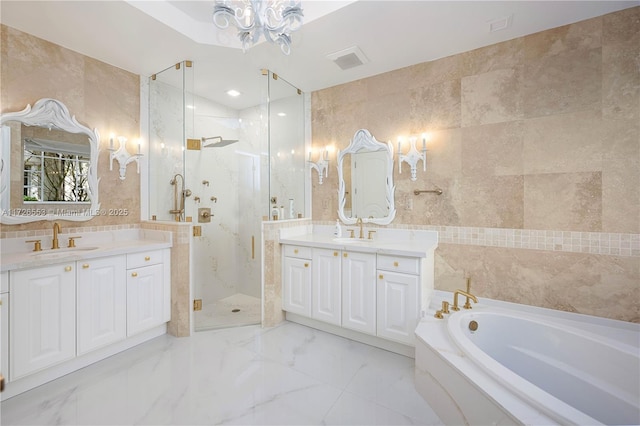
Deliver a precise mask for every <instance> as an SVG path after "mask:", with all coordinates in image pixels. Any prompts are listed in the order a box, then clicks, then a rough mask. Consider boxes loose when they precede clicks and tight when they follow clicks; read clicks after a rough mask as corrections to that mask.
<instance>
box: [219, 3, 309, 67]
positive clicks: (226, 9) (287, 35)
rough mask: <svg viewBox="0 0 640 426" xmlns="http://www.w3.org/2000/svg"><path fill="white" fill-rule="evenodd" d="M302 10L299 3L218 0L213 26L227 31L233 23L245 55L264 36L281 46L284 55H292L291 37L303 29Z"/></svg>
mask: <svg viewBox="0 0 640 426" xmlns="http://www.w3.org/2000/svg"><path fill="white" fill-rule="evenodd" d="M302 16H303V15H302V9H301V8H300V2H299V1H295V0H216V4H215V7H214V9H213V23H214V24H215V25H216V26H217V27H218V28H220V29H225V28H227V27H228V26H229V23H233V25H235V26H236V27H237V28H238V37H239V38H240V41H242V51H246V49H247V46H250V45H253V44H255V43H256V42H257V41H258V40H259V39H260V35H261V34H262V35H264V38H265V39H266V40H268V41H270V42H271V43H275V44H278V45H280V49H281V50H282V53H284V54H285V55H288V54H290V53H291V33H292V32H293V31H296V30H298V29H300V27H301V26H302Z"/></svg>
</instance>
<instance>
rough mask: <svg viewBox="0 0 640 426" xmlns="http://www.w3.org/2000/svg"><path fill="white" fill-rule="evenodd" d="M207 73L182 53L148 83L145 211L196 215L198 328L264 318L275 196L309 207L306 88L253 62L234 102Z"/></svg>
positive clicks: (159, 216) (159, 215) (297, 207)
mask: <svg viewBox="0 0 640 426" xmlns="http://www.w3.org/2000/svg"><path fill="white" fill-rule="evenodd" d="M207 78H211V76H210V75H204V74H203V75H199V74H198V72H197V64H195V63H193V62H190V61H185V62H182V63H180V64H176V65H175V66H172V67H170V68H168V69H166V70H164V71H162V72H159V73H157V74H156V75H155V76H152V77H151V80H150V83H149V127H150V131H149V138H150V146H149V148H150V149H149V215H150V216H151V217H150V219H152V218H154V217H155V220H161V221H181V222H184V221H186V222H189V221H191V222H192V223H193V227H194V236H193V237H192V240H191V262H190V263H191V265H192V266H191V282H192V283H191V287H192V294H193V296H194V301H195V306H198V305H200V306H201V309H199V310H196V312H194V329H195V330H196V331H198V330H206V329H213V328H221V327H230V326H239V325H248V324H257V323H260V322H261V319H262V285H261V283H262V279H261V273H262V262H261V255H262V253H261V248H262V241H261V222H262V220H266V219H267V218H269V215H270V209H271V207H272V203H271V201H272V200H274V199H275V200H277V203H276V205H277V206H278V207H280V206H282V207H283V208H284V210H286V214H285V216H286V217H287V218H288V217H289V216H293V217H297V216H298V214H301V215H304V214H305V210H304V209H305V158H304V143H305V142H304V102H303V95H302V92H301V91H299V90H298V89H296V88H295V87H293V86H292V85H291V84H289V83H288V82H286V81H285V80H283V79H282V78H280V77H279V76H277V75H275V74H273V73H272V72H270V71H267V70H262V71H260V70H257V71H256V72H255V75H254V76H253V77H251V78H254V80H253V81H247V82H246V88H243V87H238V88H237V90H238V91H240V92H242V91H243V89H244V90H252V93H251V94H252V98H253V99H255V100H256V101H255V103H254V104H251V105H243V106H242V107H238V106H237V103H236V104H235V105H234V104H233V103H232V102H231V101H229V102H228V103H227V102H225V101H224V99H225V98H224V97H221V96H218V95H217V94H216V95H214V94H213V93H208V91H211V92H213V90H212V89H210V87H211V85H207V84H203V85H199V84H198V81H199V80H202V79H207ZM201 87H208V88H209V89H206V90H203V89H201ZM215 90H216V91H218V90H221V88H217V89H215ZM290 205H292V211H291V212H290V211H289V207H290Z"/></svg>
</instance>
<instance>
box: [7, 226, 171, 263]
mask: <svg viewBox="0 0 640 426" xmlns="http://www.w3.org/2000/svg"><path fill="white" fill-rule="evenodd" d="M78 236H80V237H82V238H80V239H77V240H76V247H75V248H67V241H68V238H69V237H78ZM58 239H59V242H60V248H59V249H55V250H53V249H51V248H50V247H51V241H52V236H50V235H49V236H34V237H24V238H3V239H1V240H0V271H2V272H4V271H10V270H14V269H26V268H33V267H37V266H45V265H52V264H56V263H64V262H74V261H77V260H84V259H95V258H99V257H105V256H115V255H119V254H127V253H136V252H141V251H148V250H158V249H163V248H169V247H171V246H172V245H173V240H172V235H171V232H168V231H157V230H151V229H127V230H118V231H100V232H87V233H83V234H66V233H64V234H62V233H61V234H59V235H58ZM29 240H41V241H42V251H38V252H34V251H33V247H34V244H33V243H27V242H26V241H29Z"/></svg>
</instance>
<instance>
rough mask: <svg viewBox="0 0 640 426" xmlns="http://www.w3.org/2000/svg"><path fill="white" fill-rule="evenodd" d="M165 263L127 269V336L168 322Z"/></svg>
mask: <svg viewBox="0 0 640 426" xmlns="http://www.w3.org/2000/svg"><path fill="white" fill-rule="evenodd" d="M164 293H165V285H164V267H163V264H157V265H151V266H145V267H143V268H136V269H129V270H128V271H127V336H131V335H134V334H136V333H139V332H141V331H145V330H148V329H150V328H153V327H156V326H158V325H161V324H163V323H165V322H166V318H165V313H164V305H165V294H164Z"/></svg>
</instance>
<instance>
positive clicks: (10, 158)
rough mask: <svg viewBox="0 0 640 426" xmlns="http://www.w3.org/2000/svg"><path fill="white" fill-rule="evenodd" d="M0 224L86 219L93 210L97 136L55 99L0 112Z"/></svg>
mask: <svg viewBox="0 0 640 426" xmlns="http://www.w3.org/2000/svg"><path fill="white" fill-rule="evenodd" d="M0 131H1V138H0V143H1V146H0V149H1V152H2V159H1V162H0V170H1V171H0V176H1V178H0V208H1V209H2V212H1V213H2V214H1V215H0V223H5V224H19V223H28V222H35V221H38V220H56V219H61V220H70V221H86V220H89V219H91V218H92V217H93V216H94V215H95V214H96V212H97V211H98V209H99V208H100V204H99V202H98V180H99V179H98V173H97V167H98V146H99V142H100V136H99V135H98V131H97V130H91V129H89V128H88V127H86V126H83V125H82V124H80V123H79V122H78V121H77V120H76V118H75V116H71V114H69V110H68V109H67V107H66V106H65V105H64V104H63V103H62V102H60V101H57V100H55V99H40V100H39V101H37V102H36V103H35V104H34V105H33V108H32V107H31V105H27V107H26V108H25V109H23V110H22V111H18V112H9V113H5V114H2V115H1V116H0Z"/></svg>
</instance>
